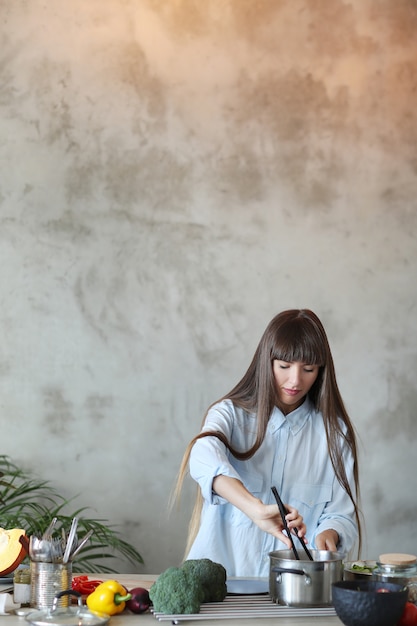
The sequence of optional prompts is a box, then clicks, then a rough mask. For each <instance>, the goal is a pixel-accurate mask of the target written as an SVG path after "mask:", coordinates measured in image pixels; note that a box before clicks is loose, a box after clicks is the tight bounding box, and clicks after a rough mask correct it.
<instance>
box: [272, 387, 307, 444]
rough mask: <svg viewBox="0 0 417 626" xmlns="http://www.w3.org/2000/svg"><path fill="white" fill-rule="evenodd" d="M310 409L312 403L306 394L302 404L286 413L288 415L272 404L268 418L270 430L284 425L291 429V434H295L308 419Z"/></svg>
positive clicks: (273, 430)
mask: <svg viewBox="0 0 417 626" xmlns="http://www.w3.org/2000/svg"><path fill="white" fill-rule="evenodd" d="M312 409H313V404H312V402H311V400H310V398H309V397H308V396H307V397H306V399H305V400H304V402H303V404H301V405H300V406H299V407H298V408H297V409H295V410H294V411H291V413H288V415H284V413H283V412H282V411H281V410H280V409H279V408H278V407H277V406H274V408H273V410H272V413H271V417H270V419H269V428H270V429H271V431H272V432H275V431H276V430H278V429H279V428H282V426H284V425H285V426H287V427H288V428H289V429H290V430H291V432H292V434H293V435H296V434H297V433H298V432H299V431H300V430H301V429H302V427H303V426H304V424H305V423H306V421H307V420H308V418H309V416H310V414H311V412H312Z"/></svg>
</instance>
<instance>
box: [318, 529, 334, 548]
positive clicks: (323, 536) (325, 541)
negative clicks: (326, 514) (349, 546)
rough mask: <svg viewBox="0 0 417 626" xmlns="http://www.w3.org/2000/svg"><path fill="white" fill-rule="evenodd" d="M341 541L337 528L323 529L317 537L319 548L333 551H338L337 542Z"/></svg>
mask: <svg viewBox="0 0 417 626" xmlns="http://www.w3.org/2000/svg"><path fill="white" fill-rule="evenodd" d="M338 543H339V535H338V533H337V532H336V531H335V530H332V529H331V528H329V529H328V530H323V532H322V533H319V534H318V535H317V537H316V547H317V550H330V551H331V552H337V544H338Z"/></svg>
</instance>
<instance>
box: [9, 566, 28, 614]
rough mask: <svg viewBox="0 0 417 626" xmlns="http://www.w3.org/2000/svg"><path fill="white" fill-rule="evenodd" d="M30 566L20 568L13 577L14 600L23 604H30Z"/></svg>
mask: <svg viewBox="0 0 417 626" xmlns="http://www.w3.org/2000/svg"><path fill="white" fill-rule="evenodd" d="M30 594H31V587H30V568H29V567H22V568H20V567H19V568H18V569H16V570H15V572H14V577H13V601H14V602H15V603H16V604H20V605H21V606H30Z"/></svg>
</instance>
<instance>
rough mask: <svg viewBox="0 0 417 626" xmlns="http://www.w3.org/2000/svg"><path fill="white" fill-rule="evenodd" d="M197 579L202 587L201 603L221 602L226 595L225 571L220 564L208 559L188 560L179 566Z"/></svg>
mask: <svg viewBox="0 0 417 626" xmlns="http://www.w3.org/2000/svg"><path fill="white" fill-rule="evenodd" d="M181 569H183V570H184V571H186V572H190V573H191V574H192V576H193V577H194V578H196V579H198V580H199V581H200V583H201V586H202V587H203V591H204V598H203V602H222V601H223V600H224V599H225V597H226V594H227V586H226V578H227V574H226V570H225V568H224V567H223V565H221V564H220V563H215V562H214V561H211V560H210V559H189V560H188V561H184V563H183V564H182V566H181Z"/></svg>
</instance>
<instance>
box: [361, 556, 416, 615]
mask: <svg viewBox="0 0 417 626" xmlns="http://www.w3.org/2000/svg"><path fill="white" fill-rule="evenodd" d="M372 577H373V578H374V579H375V580H379V581H380V582H385V583H396V584H399V585H404V586H407V587H408V600H409V601H410V602H414V604H417V556H414V555H413V554H400V553H390V554H381V555H380V557H379V560H378V561H377V562H376V568H375V569H374V571H373V573H372Z"/></svg>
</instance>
